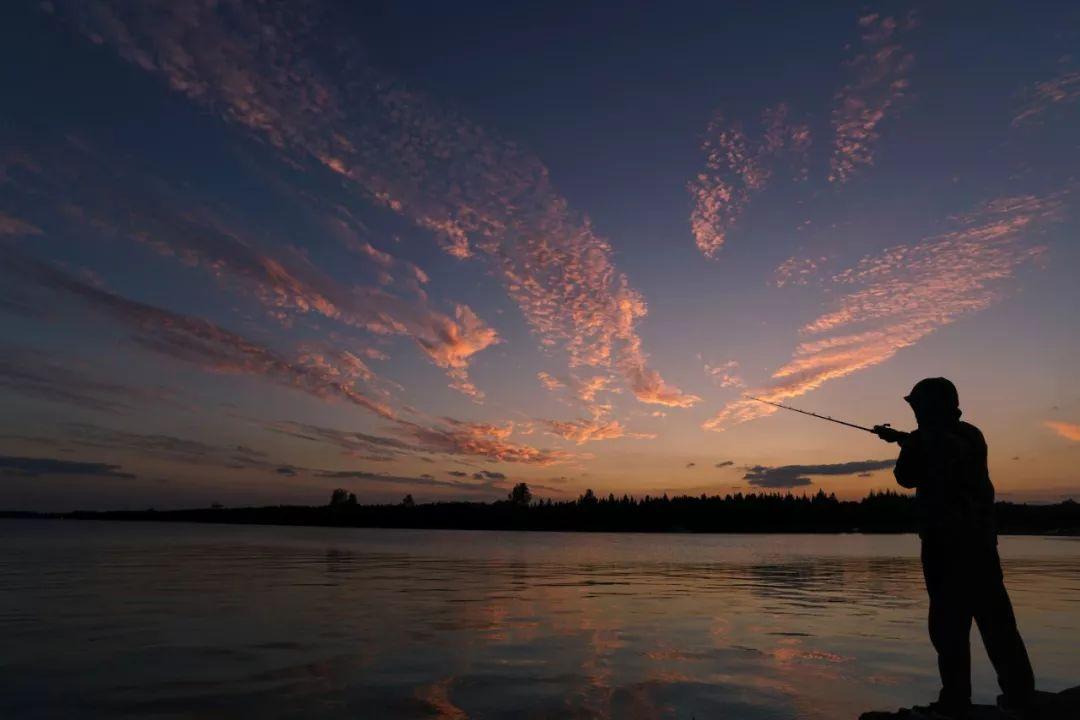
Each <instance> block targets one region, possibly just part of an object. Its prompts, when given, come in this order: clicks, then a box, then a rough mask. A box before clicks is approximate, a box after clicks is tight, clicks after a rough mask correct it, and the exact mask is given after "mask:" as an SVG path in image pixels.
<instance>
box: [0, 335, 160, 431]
mask: <svg viewBox="0 0 1080 720" xmlns="http://www.w3.org/2000/svg"><path fill="white" fill-rule="evenodd" d="M0 388H4V389H5V390H8V391H10V392H15V393H19V394H20V395H25V396H27V397H31V398H35V399H38V400H46V401H48V402H55V403H62V404H65V405H70V406H73V407H78V408H82V409H85V410H93V411H96V412H100V413H108V414H120V413H124V412H127V411H130V410H131V409H132V407H133V404H153V405H159V406H160V405H163V404H169V403H171V402H172V400H171V397H170V395H169V394H168V393H166V392H165V391H163V390H161V389H157V388H138V387H133V386H129V385H123V384H120V383H113V382H107V381H104V380H99V379H96V378H93V377H90V376H89V375H87V374H85V373H83V372H80V371H79V370H76V369H73V368H70V367H67V366H66V365H65V364H63V363H62V362H61V361H60V360H59V359H58V358H56V357H53V356H51V355H49V354H47V353H42V352H38V351H33V350H28V349H25V348H14V347H10V346H7V347H0Z"/></svg>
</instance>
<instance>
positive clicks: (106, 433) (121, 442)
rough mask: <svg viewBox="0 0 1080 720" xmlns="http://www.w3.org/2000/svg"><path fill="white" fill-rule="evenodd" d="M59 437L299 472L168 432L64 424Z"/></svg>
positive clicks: (246, 450)
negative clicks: (142, 431)
mask: <svg viewBox="0 0 1080 720" xmlns="http://www.w3.org/2000/svg"><path fill="white" fill-rule="evenodd" d="M58 436H59V437H61V438H62V439H63V442H64V444H67V445H77V446H81V447H90V448H100V449H105V450H110V451H115V450H121V451H124V452H134V453H138V454H140V455H144V456H148V457H152V458H155V459H159V460H166V461H168V462H170V463H177V464H191V465H201V466H216V467H225V468H230V469H237V470H238V469H252V468H253V469H258V470H265V471H268V472H279V473H280V472H281V470H280V468H283V467H288V468H290V469H292V470H297V469H300V468H296V467H294V466H292V465H287V464H285V463H282V462H276V461H274V460H273V459H271V458H269V457H268V456H267V453H265V452H263V451H261V450H256V449H254V448H250V447H247V446H244V445H217V444H213V443H207V442H203V441H201V440H192V439H190V438H181V437H177V436H175V435H168V434H165V433H140V432H130V431H126V430H116V429H113V428H109V427H104V426H100V425H92V424H89V423H77V422H72V423H63V424H61V425H60V426H59V427H58ZM28 439H30V440H31V441H33V442H44V443H48V444H53V443H55V440H54V439H52V438H28ZM282 474H285V473H282Z"/></svg>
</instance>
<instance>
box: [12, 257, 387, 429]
mask: <svg viewBox="0 0 1080 720" xmlns="http://www.w3.org/2000/svg"><path fill="white" fill-rule="evenodd" d="M4 260H5V266H6V269H7V270H8V271H9V272H11V273H13V274H17V276H18V277H19V279H21V280H22V281H33V282H36V283H38V284H39V285H41V286H44V287H48V288H51V289H53V290H56V291H59V292H62V293H66V294H68V295H69V296H71V297H74V298H78V299H79V300H80V301H81V303H80V304H81V306H82V307H85V308H87V309H90V310H92V311H94V312H96V313H98V314H99V315H102V316H104V317H107V318H109V319H111V320H112V321H114V322H116V323H117V324H118V325H120V326H121V327H124V328H126V329H128V330H129V331H130V332H131V333H132V334H131V340H132V341H133V342H135V343H136V344H138V345H139V346H141V347H143V348H146V349H148V350H151V351H154V352H157V353H160V354H162V355H165V356H167V357H170V358H172V359H174V360H180V361H183V362H188V363H191V364H193V365H196V366H198V367H199V368H201V369H202V370H204V371H206V372H212V373H221V374H234V375H251V376H256V377H262V378H265V379H268V380H271V381H273V382H276V383H278V384H281V385H285V386H288V387H293V388H296V389H299V390H302V391H304V392H307V393H309V394H311V395H314V396H316V397H319V398H322V399H327V400H330V399H336V400H343V401H345V402H349V403H352V404H354V405H357V406H359V407H362V408H364V409H366V410H369V411H371V412H373V413H375V414H376V415H379V416H381V417H384V418H390V417H393V416H394V412H393V410H392V409H391V408H390V407H389V406H388V405H387V404H385V403H384V402H382V401H380V400H377V399H375V398H372V397H370V396H369V395H368V394H366V393H365V392H363V391H362V390H360V389H359V388H357V387H356V386H355V384H354V383H352V382H350V381H349V380H348V379H346V378H342V377H341V376H340V374H339V373H337V372H335V371H331V370H330V369H329V368H328V367H326V366H321V365H318V364H312V363H308V364H303V363H301V362H293V361H290V360H287V359H286V358H285V357H283V356H282V355H280V354H278V353H277V352H275V351H273V350H271V349H270V348H268V347H266V346H264V345H261V344H259V343H257V342H255V341H253V340H249V339H248V338H245V337H243V336H241V335H238V334H236V333H233V332H231V331H229V330H225V329H224V328H222V327H220V326H218V325H215V324H214V323H211V322H210V321H208V320H204V319H202V318H197V317H193V316H190V315H182V314H179V313H174V312H171V311H169V310H165V309H163V308H159V307H155V306H153V305H148V304H146V303H141V302H138V301H135V300H130V299H128V298H125V297H122V296H120V295H117V294H115V293H112V292H109V291H106V290H102V289H100V288H97V287H94V286H93V285H90V284H87V283H85V282H83V281H82V280H79V279H77V278H75V277H74V276H72V275H68V274H67V273H65V272H63V271H61V270H59V269H58V268H56V267H55V266H53V265H49V264H47V263H43V262H40V261H37V260H33V259H30V258H27V257H25V256H22V255H17V254H15V253H13V252H8V253H6V255H5V258H4Z"/></svg>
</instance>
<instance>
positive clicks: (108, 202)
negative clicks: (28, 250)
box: [0, 139, 498, 400]
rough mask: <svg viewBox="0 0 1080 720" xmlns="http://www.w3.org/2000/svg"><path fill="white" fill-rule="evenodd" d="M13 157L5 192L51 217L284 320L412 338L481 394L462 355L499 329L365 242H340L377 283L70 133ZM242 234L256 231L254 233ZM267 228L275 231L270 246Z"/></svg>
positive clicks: (461, 386)
mask: <svg viewBox="0 0 1080 720" xmlns="http://www.w3.org/2000/svg"><path fill="white" fill-rule="evenodd" d="M20 153H21V154H20V156H18V157H17V158H16V159H15V160H14V161H12V164H13V165H18V171H19V172H18V174H17V175H15V176H14V177H18V179H19V182H17V183H16V182H14V181H12V180H8V181H7V182H6V183H5V182H4V181H5V177H4V176H3V175H0V183H4V185H3V186H4V187H5V188H6V189H7V191H8V192H11V193H18V194H22V195H26V196H28V197H31V198H33V201H34V202H35V203H37V204H39V205H42V206H43V209H42V210H41V211H40V212H41V213H42V214H45V213H47V214H49V215H50V216H51V217H52V218H53V222H54V224H55V223H58V222H61V221H66V222H67V223H68V226H69V227H68V230H69V231H72V232H79V233H85V232H86V231H87V229H88V228H89V229H91V230H92V231H93V232H95V233H97V234H99V235H101V236H104V237H116V238H121V239H126V240H129V241H132V242H136V243H138V244H140V245H143V246H145V247H148V248H150V249H152V250H154V251H155V252H157V253H159V254H160V255H162V256H164V257H169V258H174V259H175V260H177V261H178V262H180V263H181V264H183V265H185V266H187V267H196V268H201V269H202V270H204V271H205V272H206V273H208V274H209V275H211V276H212V277H213V278H214V279H215V280H217V281H218V282H220V283H221V284H222V285H225V286H227V287H230V288H233V289H236V290H241V291H245V292H248V293H250V295H251V296H252V297H254V298H255V299H256V300H257V301H258V302H259V303H261V305H262V306H263V307H264V308H265V309H266V311H267V312H268V314H269V315H270V316H271V317H273V318H275V319H277V320H279V321H282V322H285V323H288V322H291V319H292V318H293V317H296V316H306V315H315V316H319V317H323V318H327V319H330V320H333V321H336V322H339V323H342V324H343V325H347V326H351V327H355V328H359V329H363V330H366V331H368V332H370V333H373V334H376V335H404V336H407V337H410V338H412V339H413V340H414V341H415V343H416V344H417V346H418V347H419V348H420V349H421V351H422V352H423V353H424V354H425V356H426V357H428V358H429V359H430V360H431V361H432V362H433V363H434V364H435V365H437V366H438V367H440V368H443V369H445V370H446V371H447V374H448V375H449V376H450V378H451V381H452V383H451V386H452V387H454V388H456V389H458V390H461V391H462V392H464V393H466V394H467V395H470V396H471V397H473V398H474V399H477V400H479V399H482V397H483V394H482V393H481V392H480V391H479V390H478V389H477V388H476V387H475V385H473V384H472V383H471V382H470V381H469V378H468V365H469V361H470V359H471V357H472V356H473V355H474V354H476V353H478V352H480V351H482V350H484V349H486V348H487V347H490V346H491V345H493V344H495V343H497V342H498V335H497V333H496V332H495V330H494V329H492V328H490V327H489V326H488V325H487V324H486V323H484V321H483V320H481V319H480V318H479V317H478V316H477V315H476V313H475V312H474V311H473V310H472V309H471V308H469V307H468V306H466V305H461V304H458V305H456V307H455V312H454V317H451V316H449V315H446V314H445V313H442V312H439V311H438V310H436V309H434V308H433V307H431V305H430V303H429V301H428V297H427V294H426V293H425V292H424V291H423V290H422V287H421V286H422V285H423V284H424V283H426V282H427V276H426V275H425V274H424V273H423V271H422V270H420V269H419V268H417V267H416V266H415V265H414V264H413V263H411V262H409V261H405V260H399V259H397V258H395V257H393V256H392V255H390V254H389V253H386V252H385V251H382V250H378V249H377V248H375V247H374V246H372V244H371V243H370V242H367V241H360V240H351V241H350V242H349V243H347V246H348V247H352V248H354V249H357V252H358V253H359V254H360V255H361V256H362V257H363V258H364V259H365V260H366V261H368V263H367V264H368V269H374V271H375V274H376V276H377V278H378V282H377V286H354V287H350V286H347V285H344V284H342V283H341V282H339V281H337V280H335V279H334V278H333V277H331V276H330V275H328V274H327V273H325V272H322V271H321V270H320V269H318V268H317V267H316V266H315V265H314V264H312V262H311V261H310V260H309V259H308V258H307V256H306V255H305V253H303V252H301V251H299V250H297V249H295V248H293V247H291V246H289V245H288V244H287V239H286V238H277V237H276V236H277V235H278V234H279V233H278V232H277V231H276V230H275V229H263V228H241V226H240V225H239V224H238V223H237V222H235V221H227V220H225V219H223V218H222V217H221V216H220V213H219V212H217V211H215V210H212V209H210V208H208V207H206V206H205V205H204V204H203V203H200V202H199V201H198V200H196V199H195V198H194V197H193V196H192V195H191V193H190V192H188V191H185V190H178V189H176V188H174V187H172V186H171V185H170V184H169V183H167V182H166V181H164V180H162V179H160V178H158V177H155V176H153V175H148V174H147V173H146V171H145V170H143V169H138V170H134V169H131V168H129V167H128V166H126V165H124V164H123V160H122V154H121V153H119V152H109V151H107V150H106V151H91V150H90V149H89V146H88V145H87V143H85V142H83V141H78V142H76V141H74V140H71V139H66V140H58V141H57V142H56V143H55V144H53V145H46V144H44V143H39V144H37V145H34V144H28V146H27V147H25V148H22V149H21V151H20ZM251 236H259V237H260V238H261V240H262V242H261V243H260V242H258V241H256V240H255V239H253V238H252V237H251ZM266 237H270V238H271V239H275V238H276V239H277V240H278V241H279V243H278V245H279V246H278V247H276V248H274V249H269V248H266V247H261V246H260V245H262V246H265V245H267V244H268V242H267V241H266V239H265V238H266ZM391 271H394V272H396V273H398V274H400V275H401V276H402V277H403V280H402V281H401V282H400V283H399V285H400V289H402V290H405V291H406V292H407V293H408V294H411V295H412V297H402V296H401V295H400V294H395V293H394V292H393V291H392V290H393V289H392V288H390V287H388V285H389V284H390V283H392V282H393V280H392V277H391V276H390V272H391Z"/></svg>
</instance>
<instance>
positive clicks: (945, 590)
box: [922, 542, 972, 708]
mask: <svg viewBox="0 0 1080 720" xmlns="http://www.w3.org/2000/svg"><path fill="white" fill-rule="evenodd" d="M922 562H923V576H924V577H925V578H926V590H927V593H928V594H929V595H930V615H929V629H930V642H932V643H933V644H934V649H935V650H936V651H937V656H938V672H939V673H940V675H941V693H940V695H939V696H938V700H939V701H940V702H941V703H942V704H943V705H945V706H948V707H955V708H964V707H966V706H967V705H969V704H970V703H971V644H970V642H969V639H970V636H971V618H972V614H971V605H970V602H969V588H968V587H967V583H966V582H965V575H967V573H966V572H965V569H964V563H962V562H959V558H958V556H957V553H956V552H955V549H953V548H946V547H943V546H935V545H933V544H929V543H925V542H924V543H923V549H922Z"/></svg>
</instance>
